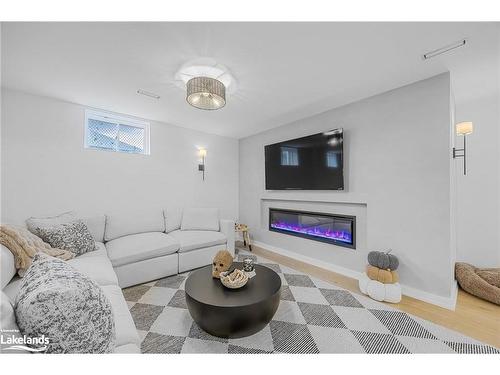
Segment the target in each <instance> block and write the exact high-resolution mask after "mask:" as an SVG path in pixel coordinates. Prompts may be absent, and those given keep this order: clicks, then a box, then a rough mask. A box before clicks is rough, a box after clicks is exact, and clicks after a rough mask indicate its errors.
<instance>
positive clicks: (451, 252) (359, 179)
mask: <svg viewBox="0 0 500 375" xmlns="http://www.w3.org/2000/svg"><path fill="white" fill-rule="evenodd" d="M450 106H451V104H450V77H449V74H448V73H445V74H441V75H438V76H435V77H432V78H429V79H426V80H423V81H419V82H416V83H413V84H410V85H408V86H404V87H401V88H398V89H395V90H392V91H389V92H386V93H382V94H380V95H376V96H373V97H370V98H367V99H364V100H361V101H359V102H355V103H352V104H349V105H346V106H343V107H339V108H335V109H332V110H329V111H327V112H324V113H321V114H318V115H315V116H312V117H309V118H306V119H302V120H299V121H295V122H292V123H289V124H286V125H283V126H281V127H278V128H275V129H272V130H269V131H266V132H263V133H260V134H257V135H254V136H251V137H247V138H244V139H241V140H240V150H239V152H240V158H239V159H240V162H239V165H240V220H241V221H242V222H244V223H247V224H248V225H249V226H250V228H251V234H252V235H253V238H254V240H256V241H257V242H258V243H260V244H264V245H269V246H270V247H275V248H278V249H284V250H286V251H288V252H290V253H291V254H296V255H297V256H298V257H302V258H303V257H308V258H312V259H314V260H317V261H318V262H319V263H322V264H331V265H332V266H333V267H334V268H335V267H337V268H339V269H345V270H348V271H352V273H353V274H356V273H357V272H363V271H364V268H365V265H366V257H367V254H368V252H369V251H370V250H387V249H389V248H391V249H393V253H394V254H395V255H397V256H398V257H399V259H400V264H401V266H400V269H399V272H400V278H401V283H402V285H404V288H405V290H407V291H411V292H410V293H408V294H413V295H415V296H417V297H418V296H422V295H423V296H426V297H427V299H428V300H432V299H434V298H435V299H436V300H445V301H447V300H450V301H451V300H453V294H454V281H453V263H454V259H455V252H456V250H455V248H454V240H453V238H454V228H453V226H452V221H451V220H450V217H451V213H452V209H453V207H452V205H453V204H454V203H453V201H454V199H452V196H451V195H452V193H451V192H452V190H453V189H452V186H451V184H452V181H453V179H454V176H453V174H454V172H453V171H452V170H451V165H452V164H451V163H452V161H451V157H450V153H451V151H450V147H451V129H452V128H451V115H450V113H451V110H450ZM339 127H342V128H344V168H345V169H344V172H345V191H266V190H265V182H264V146H265V145H266V144H270V143H275V142H279V141H283V140H287V139H292V138H296V137H301V136H305V135H309V134H314V133H317V132H322V131H327V130H330V129H334V128H339ZM269 207H280V208H293V209H303V210H309V211H324V212H336V213H340V214H342V213H343V214H351V215H352V214H355V215H356V216H358V218H359V219H358V223H357V224H358V231H357V234H358V239H357V243H358V248H357V249H356V250H351V249H348V248H343V247H338V246H335V245H330V244H324V243H321V242H316V241H311V240H307V239H302V238H298V237H293V236H287V235H284V234H280V233H276V232H270V231H269V230H268V227H267V226H268V221H267V220H268V218H267V215H268V213H267V211H268V208H269ZM429 296H430V298H429ZM424 299H425V298H424Z"/></svg>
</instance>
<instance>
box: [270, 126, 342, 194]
mask: <svg viewBox="0 0 500 375" xmlns="http://www.w3.org/2000/svg"><path fill="white" fill-rule="evenodd" d="M343 143H344V132H343V130H342V129H334V130H330V131H326V132H323V133H318V134H313V135H309V136H307V137H302V138H297V139H291V140H289V141H284V142H279V143H275V144H272V145H267V146H265V154H266V190H343V189H344V165H343V164H344V163H343V161H344V158H343V149H344V147H343Z"/></svg>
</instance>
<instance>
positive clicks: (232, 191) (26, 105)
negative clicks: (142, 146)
mask: <svg viewBox="0 0 500 375" xmlns="http://www.w3.org/2000/svg"><path fill="white" fill-rule="evenodd" d="M84 111H85V107H83V106H81V105H76V104H70V103H66V102H62V101H58V100H54V99H49V98H45V97H39V96H33V95H28V94H24V93H21V92H16V91H10V90H2V129H1V136H2V139H1V146H2V154H1V156H2V160H1V167H2V171H1V178H2V183H1V187H2V195H1V202H2V209H1V214H2V222H11V223H22V222H23V221H24V220H25V219H26V218H28V217H29V216H38V215H52V214H57V213H61V212H64V211H68V210H76V211H77V212H79V213H81V214H82V215H93V214H101V213H107V212H112V211H122V210H123V209H124V208H126V209H128V208H130V209H131V210H133V209H134V208H141V207H145V208H150V207H159V208H163V207H166V206H184V205H186V206H205V207H207V206H208V207H219V208H221V209H222V216H224V217H228V218H234V219H236V218H237V217H238V141H237V140H236V139H231V138H225V137H220V136H215V135H211V134H206V133H201V132H197V131H193V130H187V129H184V128H180V127H176V126H172V125H168V124H164V123H158V122H151V155H129V154H122V153H114V152H106V151H96V150H88V149H84V148H83V140H84ZM196 146H205V147H206V149H207V150H208V155H207V160H206V169H207V170H206V180H205V182H203V181H202V178H201V174H200V172H198V166H197V164H198V158H197V149H196Z"/></svg>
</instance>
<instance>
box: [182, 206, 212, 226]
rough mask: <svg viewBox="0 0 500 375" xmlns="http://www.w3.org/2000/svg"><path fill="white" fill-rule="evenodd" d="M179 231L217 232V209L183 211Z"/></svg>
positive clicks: (189, 209)
mask: <svg viewBox="0 0 500 375" xmlns="http://www.w3.org/2000/svg"><path fill="white" fill-rule="evenodd" d="M181 230H213V231H219V210H218V209H217V208H186V209H184V213H183V215H182V224H181Z"/></svg>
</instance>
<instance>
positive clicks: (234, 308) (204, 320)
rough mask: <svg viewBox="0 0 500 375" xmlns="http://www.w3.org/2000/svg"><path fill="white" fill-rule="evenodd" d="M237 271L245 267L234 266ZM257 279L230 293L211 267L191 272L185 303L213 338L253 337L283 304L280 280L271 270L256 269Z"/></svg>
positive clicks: (234, 264)
mask: <svg viewBox="0 0 500 375" xmlns="http://www.w3.org/2000/svg"><path fill="white" fill-rule="evenodd" d="M233 266H234V267H235V268H239V269H243V264H242V263H240V262H234V263H233ZM255 273H256V275H255V276H254V277H253V278H251V279H250V280H248V282H247V284H246V285H245V286H244V287H242V288H240V289H228V288H226V287H225V286H224V285H222V283H221V282H220V280H219V279H214V278H213V277H212V266H211V265H210V266H206V267H203V268H200V269H199V270H196V271H193V272H191V274H190V275H189V277H188V278H187V280H186V286H185V291H186V303H187V307H188V309H189V313H190V314H191V316H192V317H193V320H194V321H195V322H196V323H197V324H198V325H199V326H200V327H201V328H202V329H203V330H204V331H206V332H208V333H210V334H211V335H213V336H218V337H229V338H238V337H245V336H249V335H252V334H254V333H256V332H258V331H260V330H261V329H262V328H264V327H265V326H266V324H267V323H269V321H270V320H271V319H272V317H273V316H274V313H275V312H276V309H277V308H278V305H279V302H280V291H281V279H280V277H279V276H278V274H277V273H276V272H274V271H273V270H272V269H270V268H267V267H264V266H261V265H258V264H257V265H255Z"/></svg>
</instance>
